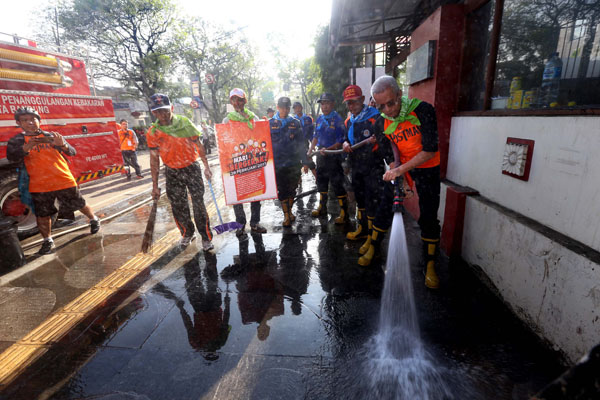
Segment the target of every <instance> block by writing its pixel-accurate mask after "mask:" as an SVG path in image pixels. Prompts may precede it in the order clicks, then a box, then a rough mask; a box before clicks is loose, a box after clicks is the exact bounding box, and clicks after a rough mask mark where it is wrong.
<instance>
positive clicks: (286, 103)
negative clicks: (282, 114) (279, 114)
mask: <svg viewBox="0 0 600 400" xmlns="http://www.w3.org/2000/svg"><path fill="white" fill-rule="evenodd" d="M291 105H292V101H291V100H290V98H289V97H280V98H279V100H277V107H290V106H291Z"/></svg>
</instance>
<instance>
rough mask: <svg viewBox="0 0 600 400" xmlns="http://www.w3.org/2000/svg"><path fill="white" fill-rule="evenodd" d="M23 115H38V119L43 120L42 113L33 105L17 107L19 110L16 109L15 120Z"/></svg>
mask: <svg viewBox="0 0 600 400" xmlns="http://www.w3.org/2000/svg"><path fill="white" fill-rule="evenodd" d="M21 115H33V116H34V117H36V118H37V119H38V121H41V120H42V118H41V117H40V114H39V113H38V112H37V111H36V110H35V108H33V107H19V108H17V111H15V121H18V120H19V117H20V116H21Z"/></svg>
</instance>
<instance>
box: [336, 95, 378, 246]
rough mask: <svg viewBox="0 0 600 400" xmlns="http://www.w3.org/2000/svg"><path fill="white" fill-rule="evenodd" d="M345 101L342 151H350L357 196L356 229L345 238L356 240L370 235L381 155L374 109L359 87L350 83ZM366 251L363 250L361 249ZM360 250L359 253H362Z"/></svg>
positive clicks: (353, 182)
mask: <svg viewBox="0 0 600 400" xmlns="http://www.w3.org/2000/svg"><path fill="white" fill-rule="evenodd" d="M343 96H344V103H346V106H347V107H348V111H350V113H351V114H352V115H351V116H350V118H348V119H347V120H346V137H345V138H344V143H343V150H344V152H346V153H349V157H348V158H349V160H350V166H351V169H352V187H353V188H354V196H355V198H356V208H357V211H356V230H355V231H354V232H348V234H347V235H346V238H347V239H348V240H358V239H363V238H366V237H367V236H370V235H371V232H370V231H371V229H372V228H373V220H374V219H375V213H376V212H377V207H378V206H379V197H380V192H381V187H382V185H383V180H382V176H383V173H384V172H385V165H384V163H383V158H382V157H381V155H380V154H378V151H377V150H378V149H379V146H378V145H377V141H376V140H375V122H376V121H377V119H378V118H379V111H377V109H376V108H373V107H369V106H367V105H365V104H364V102H365V96H363V94H362V90H361V88H360V86H356V85H350V86H348V87H347V88H346V89H345V90H344V93H343ZM367 139H370V140H369V143H368V144H366V145H364V146H362V147H360V148H356V149H354V150H353V149H352V146H354V145H355V144H358V143H360V142H362V141H363V140H367ZM364 250H365V251H364V252H366V249H364ZM364 252H363V253H361V254H364Z"/></svg>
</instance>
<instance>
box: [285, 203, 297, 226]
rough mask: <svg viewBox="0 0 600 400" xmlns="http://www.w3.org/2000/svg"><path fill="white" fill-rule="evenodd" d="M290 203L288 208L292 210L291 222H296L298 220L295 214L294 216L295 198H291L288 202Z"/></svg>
mask: <svg viewBox="0 0 600 400" xmlns="http://www.w3.org/2000/svg"><path fill="white" fill-rule="evenodd" d="M286 201H287V203H288V207H289V210H290V212H289V213H290V221H291V222H294V221H295V220H296V216H295V215H294V214H292V208H293V207H294V198H293V197H290V198H289V199H287V200H286Z"/></svg>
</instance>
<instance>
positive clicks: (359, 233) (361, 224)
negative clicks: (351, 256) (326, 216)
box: [346, 208, 367, 254]
mask: <svg viewBox="0 0 600 400" xmlns="http://www.w3.org/2000/svg"><path fill="white" fill-rule="evenodd" d="M365 219H366V218H365V209H364V208H359V209H357V210H356V221H357V225H356V230H355V231H354V232H348V233H347V234H346V239H348V240H358V239H362V238H364V237H367V226H366V224H365V222H366V221H365ZM363 254H364V253H363Z"/></svg>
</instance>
